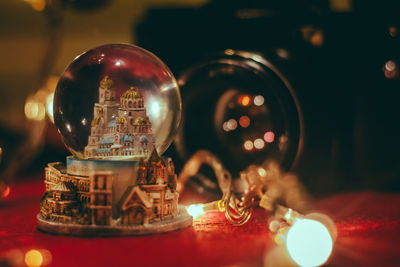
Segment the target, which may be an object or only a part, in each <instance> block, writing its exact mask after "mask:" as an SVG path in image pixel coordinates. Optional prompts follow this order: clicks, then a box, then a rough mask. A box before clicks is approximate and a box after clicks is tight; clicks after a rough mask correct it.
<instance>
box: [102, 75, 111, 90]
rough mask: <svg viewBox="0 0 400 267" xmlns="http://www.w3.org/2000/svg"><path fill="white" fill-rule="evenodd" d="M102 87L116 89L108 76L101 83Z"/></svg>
mask: <svg viewBox="0 0 400 267" xmlns="http://www.w3.org/2000/svg"><path fill="white" fill-rule="evenodd" d="M100 87H101V88H104V89H111V90H112V89H114V82H113V81H112V80H111V79H110V78H108V76H107V75H106V76H105V77H104V78H103V80H101V82H100Z"/></svg>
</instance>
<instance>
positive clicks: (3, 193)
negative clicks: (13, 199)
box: [1, 186, 10, 198]
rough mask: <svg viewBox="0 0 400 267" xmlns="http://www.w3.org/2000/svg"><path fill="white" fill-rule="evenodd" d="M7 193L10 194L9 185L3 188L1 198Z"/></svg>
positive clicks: (6, 195)
mask: <svg viewBox="0 0 400 267" xmlns="http://www.w3.org/2000/svg"><path fill="white" fill-rule="evenodd" d="M9 195H10V187H9V186H7V187H6V188H5V189H4V191H3V192H2V193H1V197H2V198H6V197H8V196H9Z"/></svg>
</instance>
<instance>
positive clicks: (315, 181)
mask: <svg viewBox="0 0 400 267" xmlns="http://www.w3.org/2000/svg"><path fill="white" fill-rule="evenodd" d="M339 2H342V4H340V3H339ZM346 3H347V5H346ZM395 7H396V3H395V1H385V5H383V4H382V3H380V5H379V7H377V6H375V5H374V3H370V2H369V1H367V2H366V1H289V0H286V1H246V2H244V1H225V0H220V1H212V2H210V3H208V4H206V5H204V6H202V7H200V8H173V9H152V10H150V11H149V12H148V14H147V16H146V17H145V19H144V20H143V21H142V23H141V24H140V25H139V26H138V28H137V29H135V31H136V35H137V43H138V44H139V45H140V46H142V47H144V48H146V49H149V50H150V51H153V52H154V53H155V54H157V55H159V56H160V58H161V59H162V60H163V61H165V62H166V63H167V64H168V65H169V66H170V67H171V69H172V71H173V72H174V73H175V74H176V76H177V77H178V82H179V84H180V87H181V93H182V100H183V118H184V122H183V125H182V128H181V131H180V133H179V135H178V137H177V139H176V142H175V146H174V147H172V148H171V149H170V150H169V151H168V153H170V154H173V155H175V156H177V158H178V159H180V161H181V164H179V163H178V164H177V165H178V168H179V165H180V166H182V164H183V163H184V162H185V161H186V160H187V159H188V158H189V157H190V156H191V155H192V154H193V153H194V152H196V151H197V150H199V149H208V150H210V151H211V152H213V153H214V154H215V155H217V156H218V157H219V158H220V159H221V161H222V163H223V164H224V166H225V167H226V168H227V169H228V170H229V171H231V172H232V174H233V176H234V177H239V172H240V171H242V170H244V169H245V168H246V167H247V166H249V165H250V164H260V163H262V162H263V161H265V160H268V159H270V160H274V161H276V162H278V163H279V164H280V166H281V167H282V169H283V170H285V171H292V172H295V173H296V174H298V175H299V177H300V179H301V181H302V182H303V183H304V184H305V185H306V187H307V188H308V189H309V190H310V191H311V192H312V193H313V194H314V195H316V196H318V195H323V194H325V195H326V193H333V192H338V191H343V190H351V189H381V190H388V191H398V190H399V189H400V182H398V180H397V179H396V177H398V176H399V174H400V168H399V166H400V156H399V153H398V151H399V149H400V141H399V138H398V137H397V136H398V134H397V133H398V132H399V123H398V121H399V115H400V112H399V111H398V108H397V106H398V103H397V102H398V99H399V96H400V90H399V88H400V80H399V61H398V60H399V56H400V51H399V50H400V49H399V47H400V46H399V40H400V39H399V36H400V35H399V34H400V33H399V32H398V31H399V28H398V27H399V26H400V23H399V20H398V18H397V17H396V12H395V10H396V8H395ZM207 179H208V180H207ZM198 180H199V183H200V186H202V187H206V188H207V184H210V181H211V184H212V183H215V180H214V179H213V178H212V174H211V173H210V171H209V170H206V169H205V170H203V175H201V176H200V178H198ZM212 188H213V186H209V189H210V190H212Z"/></svg>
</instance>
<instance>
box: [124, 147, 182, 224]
mask: <svg viewBox="0 0 400 267" xmlns="http://www.w3.org/2000/svg"><path fill="white" fill-rule="evenodd" d="M174 169H175V168H174V166H173V164H172V161H171V160H166V162H165V160H163V159H162V158H160V157H159V156H158V154H157V151H156V150H155V149H154V150H153V152H152V154H151V156H150V158H149V160H148V161H147V163H146V162H144V161H143V160H141V161H140V163H139V167H138V171H137V185H135V186H130V187H128V189H127V190H126V192H125V194H124V195H123V196H122V198H121V201H120V206H121V224H124V225H129V224H144V223H150V222H155V221H160V220H163V219H170V218H172V217H174V216H175V215H176V214H177V213H178V197H179V194H178V192H176V191H175V190H176V174H175V173H174V172H171V171H174Z"/></svg>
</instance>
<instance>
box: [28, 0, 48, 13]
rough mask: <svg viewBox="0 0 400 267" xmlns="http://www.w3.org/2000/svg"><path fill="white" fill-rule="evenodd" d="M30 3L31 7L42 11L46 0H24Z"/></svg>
mask: <svg viewBox="0 0 400 267" xmlns="http://www.w3.org/2000/svg"><path fill="white" fill-rule="evenodd" d="M24 1H25V2H27V3H29V4H31V7H32V8H33V9H34V10H36V11H43V10H44V8H45V7H46V0H24Z"/></svg>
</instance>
